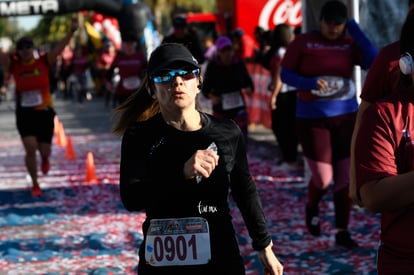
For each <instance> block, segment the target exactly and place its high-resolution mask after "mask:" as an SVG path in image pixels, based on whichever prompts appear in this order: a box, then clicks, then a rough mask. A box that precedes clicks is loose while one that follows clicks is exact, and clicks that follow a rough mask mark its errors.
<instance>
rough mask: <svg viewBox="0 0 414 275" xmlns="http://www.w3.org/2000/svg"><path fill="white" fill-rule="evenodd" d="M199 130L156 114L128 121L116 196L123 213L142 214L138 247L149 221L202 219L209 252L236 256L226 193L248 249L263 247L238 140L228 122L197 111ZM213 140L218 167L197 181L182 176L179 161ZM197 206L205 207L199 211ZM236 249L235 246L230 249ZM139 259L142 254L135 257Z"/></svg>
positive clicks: (265, 238) (261, 223) (265, 239)
mask: <svg viewBox="0 0 414 275" xmlns="http://www.w3.org/2000/svg"><path fill="white" fill-rule="evenodd" d="M201 117H202V122H203V127H202V128H201V129H200V130H197V131H191V132H185V131H180V130H177V129H176V128H174V127H172V126H170V125H168V124H166V123H165V122H164V120H163V119H162V116H161V115H160V114H158V115H156V116H154V117H152V118H150V119H149V120H147V121H144V122H136V123H134V124H133V125H132V126H131V127H130V128H129V129H128V130H127V131H126V132H125V134H124V136H123V139H122V149H121V166H120V193H121V199H122V202H123V204H124V206H125V208H126V209H127V210H129V211H141V210H145V212H146V215H147V219H146V221H145V222H144V226H143V231H144V232H143V233H144V244H143V245H142V246H141V250H140V253H143V251H142V250H143V246H145V237H146V233H147V232H146V230H147V229H148V226H149V221H150V220H151V219H154V218H157V219H161V218H179V217H203V218H205V219H206V220H207V221H208V223H209V226H210V234H211V236H210V238H211V246H212V249H211V251H212V254H213V255H212V258H213V259H214V253H220V254H222V255H226V253H227V252H228V253H232V252H234V251H237V252H238V247H237V241H236V239H235V238H236V236H235V232H234V229H233V226H232V223H231V215H230V208H229V205H228V195H229V190H231V194H232V197H233V199H234V201H235V202H236V204H237V206H238V208H239V209H240V212H241V214H242V216H243V219H244V221H245V224H246V226H247V229H248V232H249V235H250V237H251V239H252V245H253V248H254V249H255V250H261V249H263V248H265V247H266V246H267V245H269V243H270V241H271V236H270V234H269V233H268V231H267V225H266V220H265V216H264V213H263V209H262V205H261V202H260V199H259V196H258V193H257V190H256V184H255V182H254V181H253V179H252V177H251V175H250V172H249V167H248V162H247V157H246V149H245V144H244V142H243V136H242V134H241V131H240V130H239V128H238V127H237V125H236V124H235V123H234V122H233V121H231V120H223V119H219V118H216V117H213V116H210V115H208V114H205V113H201ZM212 142H215V143H216V145H217V147H218V155H219V157H220V158H219V163H218V166H217V167H216V168H215V170H214V171H213V173H212V174H211V176H210V177H209V178H203V179H202V180H201V182H200V183H196V181H195V180H187V179H185V178H184V175H183V167H184V163H185V162H186V161H187V160H188V159H189V158H190V157H191V156H192V155H193V154H194V153H195V152H196V151H197V150H200V149H206V148H207V147H208V146H209V144H211V143H212ZM200 206H209V207H207V208H205V209H210V210H211V209H214V211H204V210H202V209H200ZM235 246H236V247H235ZM140 256H143V254H140Z"/></svg>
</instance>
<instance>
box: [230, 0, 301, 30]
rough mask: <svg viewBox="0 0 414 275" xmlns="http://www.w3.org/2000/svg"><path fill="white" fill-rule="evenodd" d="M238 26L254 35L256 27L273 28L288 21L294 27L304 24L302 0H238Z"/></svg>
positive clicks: (236, 3)
mask: <svg viewBox="0 0 414 275" xmlns="http://www.w3.org/2000/svg"><path fill="white" fill-rule="evenodd" d="M235 19H236V27H238V28H242V29H243V30H244V31H245V33H246V34H248V35H253V32H254V28H255V27H257V26H260V27H263V28H264V29H265V30H272V29H273V28H274V27H275V26H276V25H277V24H280V23H286V24H288V25H291V26H292V27H297V26H300V25H301V24H302V4H301V0H255V1H252V0H236V1H235Z"/></svg>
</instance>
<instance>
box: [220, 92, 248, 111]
mask: <svg viewBox="0 0 414 275" xmlns="http://www.w3.org/2000/svg"><path fill="white" fill-rule="evenodd" d="M221 104H222V105H221V106H222V108H223V110H230V109H235V108H238V107H243V106H244V100H243V95H242V94H241V93H240V92H239V91H236V92H230V93H225V94H222V95H221Z"/></svg>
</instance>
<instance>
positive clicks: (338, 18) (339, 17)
mask: <svg viewBox="0 0 414 275" xmlns="http://www.w3.org/2000/svg"><path fill="white" fill-rule="evenodd" d="M347 18H348V9H347V8H346V6H345V4H344V3H342V2H341V1H336V0H334V1H328V2H326V3H325V4H324V5H323V6H322V10H321V16H320V20H324V21H326V22H335V23H338V24H343V23H345V22H346V21H347Z"/></svg>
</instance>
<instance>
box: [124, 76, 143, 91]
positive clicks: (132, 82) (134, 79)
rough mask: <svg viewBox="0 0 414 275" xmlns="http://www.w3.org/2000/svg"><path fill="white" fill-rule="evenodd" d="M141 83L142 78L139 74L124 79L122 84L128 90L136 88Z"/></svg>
mask: <svg viewBox="0 0 414 275" xmlns="http://www.w3.org/2000/svg"><path fill="white" fill-rule="evenodd" d="M139 85H141V79H140V78H139V77H138V76H130V77H127V78H124V79H123V80H122V86H123V87H124V88H125V89H127V90H135V89H138V88H139Z"/></svg>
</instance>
